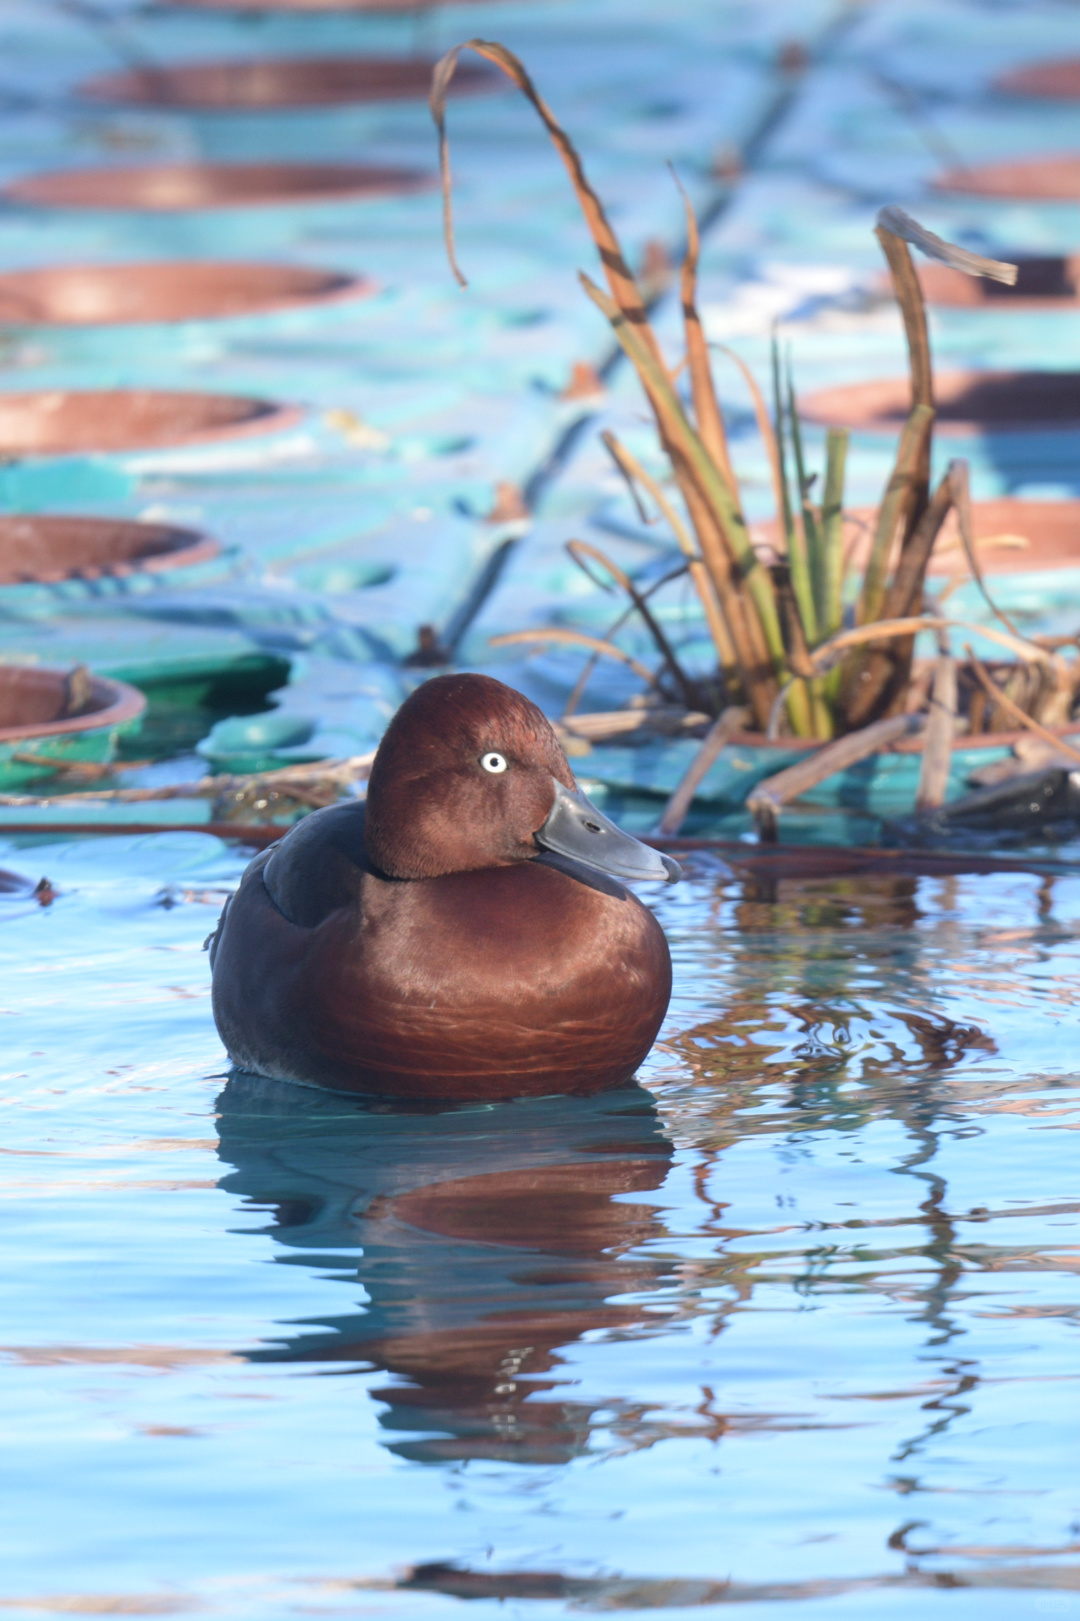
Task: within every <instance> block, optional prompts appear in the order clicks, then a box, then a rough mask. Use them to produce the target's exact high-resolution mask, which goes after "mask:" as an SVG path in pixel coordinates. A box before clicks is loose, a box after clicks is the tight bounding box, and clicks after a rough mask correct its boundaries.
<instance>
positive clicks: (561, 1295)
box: [218, 1075, 672, 1464]
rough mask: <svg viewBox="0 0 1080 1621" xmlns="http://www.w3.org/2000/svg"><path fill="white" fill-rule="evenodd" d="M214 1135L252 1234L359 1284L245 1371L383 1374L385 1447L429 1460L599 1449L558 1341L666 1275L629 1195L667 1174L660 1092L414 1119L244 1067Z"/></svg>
mask: <svg viewBox="0 0 1080 1621" xmlns="http://www.w3.org/2000/svg"><path fill="white" fill-rule="evenodd" d="M218 1130H219V1136H220V1146H219V1155H220V1157H221V1159H222V1160H224V1161H225V1162H226V1163H227V1164H228V1165H231V1166H232V1167H234V1169H233V1170H232V1171H231V1172H230V1173H229V1174H227V1175H226V1176H224V1177H223V1178H222V1180H221V1183H220V1186H221V1187H222V1188H224V1189H225V1190H227V1191H228V1192H229V1193H232V1194H234V1195H239V1196H240V1197H241V1198H242V1199H243V1200H244V1201H245V1203H246V1204H247V1205H249V1206H250V1207H251V1208H253V1209H261V1210H265V1211H267V1212H268V1214H269V1216H270V1218H271V1219H270V1222H269V1225H267V1226H266V1227H263V1228H258V1229H254V1230H255V1231H260V1232H264V1233H269V1234H271V1235H272V1236H273V1238H274V1239H275V1240H276V1241H277V1243H278V1244H280V1245H281V1246H282V1249H283V1251H285V1252H287V1253H285V1254H283V1255H281V1256H280V1257H279V1259H281V1260H286V1261H289V1262H293V1263H294V1264H300V1265H306V1266H311V1267H312V1268H315V1269H317V1270H319V1271H320V1272H321V1273H323V1274H324V1275H325V1273H326V1271H327V1270H331V1271H332V1272H333V1274H334V1275H335V1276H336V1277H339V1278H340V1280H341V1281H342V1282H343V1283H344V1284H346V1285H347V1286H348V1285H351V1286H352V1288H353V1292H354V1303H353V1304H352V1305H351V1307H350V1308H349V1309H347V1310H346V1311H345V1312H344V1313H343V1314H342V1315H341V1316H335V1317H332V1318H329V1317H328V1318H325V1319H321V1320H317V1321H304V1322H298V1323H296V1324H289V1325H284V1326H285V1328H286V1332H285V1333H284V1334H283V1336H282V1338H281V1339H280V1341H278V1342H276V1343H274V1344H270V1345H265V1346H263V1347H260V1348H259V1349H257V1350H252V1351H250V1352H247V1353H246V1354H247V1355H248V1356H249V1357H250V1358H251V1360H252V1361H256V1362H297V1363H305V1362H310V1363H341V1364H362V1365H366V1366H369V1367H370V1366H374V1367H376V1368H378V1369H382V1370H385V1371H386V1372H387V1373H388V1374H391V1375H393V1376H394V1382H393V1383H392V1384H388V1385H386V1386H383V1387H380V1388H378V1389H376V1390H374V1391H373V1392H372V1394H373V1396H374V1397H375V1398H376V1399H377V1400H379V1401H380V1402H385V1403H386V1410H385V1411H384V1412H383V1413H382V1415H381V1417H380V1423H381V1425H382V1426H383V1428H384V1429H385V1430H386V1431H387V1432H388V1435H387V1443H386V1444H387V1445H388V1446H389V1447H390V1449H391V1450H392V1451H394V1452H396V1453H398V1454H400V1455H401V1456H403V1457H407V1458H411V1459H414V1460H417V1461H421V1462H438V1463H441V1462H447V1461H453V1460H459V1459H465V1458H488V1459H498V1460H503V1461H515V1462H520V1463H531V1464H553V1463H563V1462H567V1461H568V1460H569V1459H571V1458H572V1457H574V1456H576V1455H578V1454H579V1453H581V1452H583V1451H585V1450H586V1449H587V1447H588V1444H589V1438H590V1433H591V1429H592V1426H593V1422H594V1414H595V1413H596V1412H597V1411H598V1410H599V1409H598V1408H597V1407H596V1406H595V1404H593V1405H590V1404H588V1403H584V1402H576V1401H574V1400H573V1399H572V1398H570V1397H569V1395H568V1392H567V1388H566V1387H567V1385H568V1383H569V1382H570V1381H569V1379H568V1377H567V1375H566V1373H565V1372H564V1371H563V1362H562V1358H561V1356H560V1348H563V1347H566V1346H568V1345H570V1344H572V1343H573V1342H574V1341H576V1340H579V1339H580V1338H581V1336H582V1335H584V1334H586V1333H589V1332H591V1331H595V1330H598V1329H599V1330H613V1329H618V1330H622V1331H625V1330H627V1329H633V1328H634V1327H635V1326H636V1325H640V1324H643V1323H647V1322H648V1321H649V1318H648V1316H647V1313H646V1309H645V1307H644V1306H643V1305H642V1304H640V1303H628V1302H627V1301H626V1300H625V1299H621V1300H620V1299H616V1298H615V1297H619V1296H622V1297H625V1296H627V1295H630V1294H634V1293H644V1292H645V1291H648V1290H649V1289H650V1288H653V1287H656V1286H657V1285H659V1284H660V1283H662V1282H663V1281H665V1274H666V1268H665V1264H664V1263H662V1262H660V1261H653V1260H650V1259H642V1258H640V1257H639V1258H635V1257H633V1256H631V1254H630V1252H631V1251H633V1250H634V1249H635V1248H636V1247H638V1246H640V1245H641V1244H643V1243H644V1242H646V1241H647V1240H649V1239H653V1238H655V1237H657V1236H659V1235H660V1234H662V1232H663V1227H662V1224H661V1221H660V1218H659V1215H658V1213H657V1211H656V1209H655V1207H654V1206H652V1205H650V1204H649V1203H648V1202H647V1200H646V1199H641V1200H638V1199H624V1198H623V1196H625V1195H634V1194H648V1193H651V1192H655V1191H656V1190H657V1189H659V1188H660V1187H661V1186H662V1185H663V1182H664V1179H665V1177H666V1175H667V1172H668V1168H669V1163H670V1159H671V1154H672V1148H671V1144H670V1142H669V1141H668V1139H667V1138H666V1137H665V1136H664V1134H663V1131H662V1128H661V1123H660V1120H659V1117H658V1115H657V1112H656V1107H655V1104H654V1102H653V1099H652V1098H651V1096H650V1094H649V1093H648V1092H646V1091H645V1090H644V1089H643V1088H641V1087H638V1086H636V1085H635V1086H630V1087H624V1088H621V1089H620V1090H619V1091H617V1092H611V1093H606V1094H602V1095H600V1096H598V1097H594V1098H548V1099H538V1100H532V1101H527V1102H522V1103H513V1104H500V1105H495V1106H487V1107H466V1108H459V1109H450V1110H444V1111H424V1112H416V1111H412V1112H407V1111H405V1110H402V1109H401V1108H399V1107H396V1106H390V1105H378V1104H371V1103H365V1102H364V1101H363V1100H359V1099H352V1098H346V1097H342V1096H337V1095H334V1094H329V1093H327V1094H320V1093H317V1092H314V1091H307V1090H304V1089H302V1088H299V1087H292V1086H289V1085H287V1084H284V1083H279V1082H272V1081H265V1080H262V1079H260V1078H257V1077H255V1076H248V1075H234V1076H233V1077H232V1079H230V1081H229V1083H228V1085H227V1086H226V1088H225V1091H224V1092H223V1093H222V1095H221V1098H220V1100H219V1121H218ZM356 1285H360V1286H361V1289H362V1290H363V1295H362V1296H361V1297H360V1298H356V1294H357V1291H356ZM343 1371H344V1370H343ZM604 1414H605V1417H604V1427H605V1429H607V1428H610V1427H611V1417H612V1415H611V1408H610V1406H608V1407H605V1408H604ZM405 1432H407V1438H406V1433H405ZM397 1433H401V1439H400V1440H398V1439H394V1436H395V1434H397Z"/></svg>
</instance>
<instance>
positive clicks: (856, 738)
mask: <svg viewBox="0 0 1080 1621" xmlns="http://www.w3.org/2000/svg"><path fill="white" fill-rule="evenodd" d="M925 719H926V717H925V716H924V715H889V716H888V717H887V718H886V719H885V720H879V721H874V722H873V723H872V724H871V725H869V726H864V727H863V728H862V730H861V731H858V732H849V733H848V734H847V736H846V737H838V738H837V739H836V740H835V742H832V743H826V745H825V747H824V748H821V749H815V751H814V752H813V754H811V755H809V756H808V757H807V758H806V759H805V760H800V761H798V763H797V764H796V765H792V766H788V767H787V768H786V769H785V770H784V771H778V772H777V773H776V775H775V776H774V777H766V778H765V780H764V781H763V782H759V783H758V784H757V786H756V787H755V788H754V789H752V790H751V792H750V793H749V794H748V795H747V799H746V805H747V809H748V810H749V811H750V812H751V814H752V815H753V817H754V820H755V822H756V823H757V828H758V833H759V836H760V837H761V838H762V839H763V840H765V841H767V842H769V843H772V842H774V841H775V839H776V824H777V819H778V817H779V815H780V812H781V810H782V809H783V807H784V806H785V805H789V804H790V803H791V801H792V800H793V799H797V798H798V797H799V795H800V794H805V793H806V792H807V790H808V789H810V788H816V787H817V786H818V785H819V784H820V783H822V782H824V781H825V780H826V778H828V777H832V776H835V775H836V773H837V772H838V771H846V770H847V769H848V767H849V766H853V765H857V764H858V763H859V761H860V760H866V759H868V758H869V756H870V755H871V754H877V753H878V752H879V750H881V749H885V748H888V747H889V745H890V744H891V743H896V742H898V741H899V739H900V738H902V737H910V736H911V735H912V734H913V733H915V732H918V731H920V730H921V729H922V727H923V726H924V724H925Z"/></svg>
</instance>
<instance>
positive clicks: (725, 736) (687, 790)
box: [656, 704, 753, 838]
mask: <svg viewBox="0 0 1080 1621" xmlns="http://www.w3.org/2000/svg"><path fill="white" fill-rule="evenodd" d="M752 719H753V717H752V715H751V712H750V710H749V709H747V708H746V707H745V705H742V704H739V705H732V706H730V707H729V708H727V709H725V710H724V712H723V714H722V715H721V716H720V719H719V720H715V721H713V723H712V725H711V726H710V727H709V730H708V731H707V732H706V733H705V736H704V738H703V739H702V743H701V747H700V748H699V749H698V751H697V753H696V754H695V756H694V758H693V759H692V760H691V762H690V764H689V766H688V767H687V769H686V772H685V774H684V775H683V777H682V780H681V781H680V782H679V784H678V786H677V787H676V789H675V791H674V793H673V794H672V795H671V798H670V799H669V800H668V802H667V804H666V805H665V806H664V813H663V815H662V816H661V818H660V820H659V821H658V822H657V824H656V831H657V833H658V834H663V835H664V836H665V837H667V838H674V837H675V836H676V834H677V833H678V832H679V830H680V828H681V827H682V825H683V823H684V822H685V820H686V816H687V812H688V811H689V809H690V806H691V804H692V803H693V799H694V795H695V794H696V793H697V791H698V789H699V788H700V787H701V784H702V783H703V782H704V780H705V778H706V776H707V775H708V773H709V771H710V769H711V768H712V767H713V766H714V765H715V764H716V762H717V760H718V759H719V758H720V755H721V753H722V752H723V749H724V745H725V744H726V743H728V742H730V740H731V739H732V738H733V737H734V736H736V734H737V733H739V732H744V731H745V730H746V728H747V727H748V726H749V725H750V723H751V721H752Z"/></svg>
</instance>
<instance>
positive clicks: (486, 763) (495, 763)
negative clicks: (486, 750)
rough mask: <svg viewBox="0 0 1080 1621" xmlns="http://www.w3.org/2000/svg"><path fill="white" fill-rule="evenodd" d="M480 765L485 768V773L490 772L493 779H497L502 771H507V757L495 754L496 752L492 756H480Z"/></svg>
mask: <svg viewBox="0 0 1080 1621" xmlns="http://www.w3.org/2000/svg"><path fill="white" fill-rule="evenodd" d="M480 764H481V765H482V766H483V768H484V770H485V771H490V772H491V774H492V776H493V777H497V776H498V775H499V772H500V771H505V770H506V757H505V755H502V754H495V753H494V752H492V753H491V754H482V755H481V756H480Z"/></svg>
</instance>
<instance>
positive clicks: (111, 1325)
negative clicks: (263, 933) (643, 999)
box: [0, 835, 1080, 1621]
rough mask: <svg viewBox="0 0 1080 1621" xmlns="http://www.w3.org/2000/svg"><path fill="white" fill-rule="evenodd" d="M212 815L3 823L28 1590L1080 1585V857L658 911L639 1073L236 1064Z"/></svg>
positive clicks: (208, 1596) (221, 856)
mask: <svg viewBox="0 0 1080 1621" xmlns="http://www.w3.org/2000/svg"><path fill="white" fill-rule="evenodd" d="M242 859H243V858H242V856H241V855H240V854H237V853H236V852H234V851H231V850H229V849H228V848H227V847H225V846H224V845H222V844H220V843H218V842H217V841H215V840H213V839H210V838H208V837H202V836H198V835H174V836H158V837H157V838H154V839H129V838H123V839H121V838H116V839H102V840H101V841H100V842H93V841H86V842H84V843H82V844H68V845H62V844H37V845H35V846H23V847H21V848H16V847H14V846H10V847H6V848H5V850H4V851H3V852H0V865H3V866H4V867H8V868H14V869H16V870H18V871H20V872H23V873H26V874H27V875H28V876H30V877H31V878H33V879H35V880H36V879H37V878H38V877H39V876H40V875H41V874H43V873H44V874H47V875H48V877H49V878H50V880H51V882H52V884H53V886H54V888H55V890H56V892H57V893H56V898H55V899H53V900H52V902H51V904H49V905H41V904H40V902H39V901H38V900H34V899H32V898H31V897H29V896H28V895H27V894H26V893H25V892H13V893H10V894H7V895H3V896H0V950H2V951H3V954H4V969H3V981H2V984H3V991H2V997H0V1018H2V1020H3V1023H2V1026H0V1028H2V1030H3V1032H4V1036H5V1040H4V1043H3V1048H2V1054H3V1056H2V1061H0V1062H2V1076H3V1079H2V1087H0V1097H2V1101H3V1105H4V1119H5V1124H4V1128H3V1134H2V1137H0V1153H2V1158H3V1165H4V1173H5V1174H4V1181H3V1188H4V1192H5V1195H6V1204H5V1215H6V1220H5V1221H4V1223H3V1227H2V1237H0V1244H2V1247H3V1258H2V1267H3V1283H4V1301H5V1306H4V1311H3V1317H2V1320H0V1321H2V1327H0V1341H2V1347H3V1350H2V1361H0V1402H2V1407H3V1416H2V1423H0V1435H2V1447H3V1477H4V1481H5V1485H6V1491H5V1493H4V1497H5V1511H4V1517H3V1531H2V1554H3V1557H2V1560H0V1569H2V1574H0V1606H2V1608H3V1611H4V1613H7V1614H12V1615H13V1616H16V1617H17V1616H22V1615H25V1616H26V1617H28V1618H29V1617H32V1616H38V1615H40V1614H42V1613H43V1612H44V1613H49V1612H52V1613H63V1614H69V1613H96V1614H102V1613H105V1614H131V1615H139V1614H171V1613H176V1614H184V1613H188V1612H192V1613H198V1614H201V1615H208V1616H228V1617H243V1618H247V1617H251V1618H259V1621H262V1618H267V1621H270V1618H278V1617H283V1616H292V1615H296V1616H306V1615H312V1614H316V1615H319V1614H321V1615H337V1614H341V1615H377V1616H387V1617H397V1616H400V1617H402V1618H412V1617H427V1616H432V1617H436V1616H438V1617H442V1616H447V1617H449V1616H452V1615H454V1614H457V1613H459V1612H460V1611H461V1608H462V1605H463V1604H465V1603H468V1604H469V1606H470V1608H469V1613H470V1614H474V1615H479V1616H482V1615H484V1614H485V1613H489V1612H490V1613H492V1614H494V1613H495V1610H496V1607H498V1613H499V1614H500V1615H508V1614H509V1615H514V1616H522V1617H536V1621H545V1618H547V1617H554V1616H559V1615H562V1614H565V1613H578V1612H582V1611H584V1612H591V1611H606V1610H612V1609H617V1610H631V1611H633V1610H647V1609H648V1610H653V1609H659V1610H666V1611H671V1612H674V1613H679V1612H681V1611H684V1610H686V1611H690V1610H696V1609H700V1608H704V1607H709V1606H714V1607H715V1606H719V1605H723V1604H738V1605H739V1606H740V1610H741V1613H745V1614H747V1615H748V1616H751V1617H758V1616H760V1617H771V1616H773V1615H777V1616H779V1615H780V1614H781V1613H782V1614H785V1615H790V1614H793V1613H800V1612H805V1613H806V1614H807V1615H808V1616H822V1617H829V1618H831V1617H834V1616H835V1617H841V1618H849V1617H850V1618H861V1617H864V1616H865V1617H878V1616H882V1617H889V1618H890V1621H891V1618H894V1617H905V1618H906V1617H908V1616H911V1617H915V1616H918V1617H922V1616H924V1615H927V1614H937V1613H942V1614H947V1615H948V1616H949V1617H950V1618H951V1617H954V1616H955V1617H957V1618H958V1621H960V1618H965V1621H966V1618H967V1617H975V1616H978V1617H980V1618H982V1617H991V1618H998V1617H1002V1618H1004V1617H1008V1618H1010V1621H1011V1618H1012V1617H1016V1616H1027V1615H1039V1614H1043V1613H1046V1614H1069V1613H1072V1612H1074V1611H1075V1612H1076V1613H1078V1614H1080V1557H1078V1555H1080V1478H1078V1465H1077V1462H1076V1460H1077V1458H1078V1457H1080V1434H1078V1430H1080V1422H1078V1403H1077V1396H1078V1383H1080V1355H1078V1350H1080V1345H1078V1340H1077V1327H1078V1319H1080V1281H1078V1273H1080V1243H1078V1225H1077V1224H1078V1213H1080V1172H1078V1168H1077V1153H1078V1146H1077V1145H1078V1141H1080V1139H1078V1137H1077V1135H1076V1132H1077V1128H1078V1127H1080V1073H1078V1072H1080V1064H1078V1061H1077V1054H1078V1051H1080V1047H1078V1042H1077V1001H1078V986H1080V979H1078V968H1080V961H1078V958H1080V950H1078V943H1080V878H1076V877H1071V876H1062V877H1053V876H1046V875H1042V876H1040V875H1031V874H1025V873H1004V872H1002V873H993V874H990V875H981V876H977V875H958V876H944V877H942V876H933V877H919V876H901V875H897V874H895V873H890V874H888V875H884V876H882V875H873V874H866V873H862V874H858V875H853V876H846V877H845V876H826V875H824V873H822V874H820V875H818V876H813V875H811V876H809V877H806V876H804V877H781V878H779V879H774V878H770V877H769V876H768V875H767V874H766V875H764V876H763V875H762V873H761V871H760V870H758V872H757V875H756V876H752V875H750V874H748V873H744V874H743V875H742V876H740V877H736V878H731V877H730V876H725V875H724V874H723V872H722V871H720V870H719V868H718V866H717V864H716V863H715V862H712V861H710V858H708V857H707V856H702V857H698V858H696V863H695V864H693V865H692V866H691V876H690V877H689V879H688V881H687V882H686V883H684V884H683V885H681V886H678V887H677V888H674V889H672V890H670V891H666V892H663V893H653V894H651V895H650V896H649V897H648V898H649V899H650V900H651V902H652V903H654V904H655V905H656V907H657V910H658V911H659V913H660V915H661V916H662V918H663V921H664V923H665V925H666V927H667V928H668V930H669V933H670V936H671V939H672V943H673V947H674V950H675V954H676V958H677V990H676V997H675V1001H674V1004H673V1007H672V1012H671V1015H670V1018H669V1020H668V1023H667V1025H666V1027H665V1031H664V1035H663V1040H662V1042H661V1044H660V1046H659V1047H658V1048H657V1050H656V1052H655V1053H654V1054H653V1056H652V1057H651V1059H650V1060H649V1063H648V1065H647V1066H646V1068H645V1070H644V1071H643V1073H642V1075H641V1077H640V1084H636V1085H634V1086H632V1087H627V1088H625V1089H624V1090H622V1091H621V1092H618V1093H613V1094H610V1095H608V1096H606V1097H602V1098H599V1099H591V1100H574V1099H570V1100H559V1099H548V1100H541V1101H539V1102H531V1103H524V1104H516V1105H502V1106H497V1107H486V1108H463V1109H458V1110H452V1111H443V1112H437V1111H423V1112H407V1111H397V1110H393V1109H391V1108H388V1107H371V1106H367V1107H365V1106H362V1105H360V1104H358V1103H355V1102H353V1101H351V1100H349V1099H342V1098H338V1097H333V1096H329V1095H323V1094H319V1093H316V1092H313V1091H307V1090H304V1089H300V1088H292V1087H288V1086H284V1085H280V1084H272V1083H265V1082H259V1081H258V1080H256V1079H254V1078H251V1077H233V1078H231V1079H227V1077H226V1074H225V1065H224V1059H223V1054H222V1052H221V1049H220V1047H219V1045H218V1042H217V1039H216V1036H215V1033H214V1029H213V1025H212V1022H211V1018H210V1009H209V999H208V968H207V961H206V957H205V955H204V954H203V953H202V951H201V945H202V941H203V939H204V938H205V936H206V934H207V933H208V932H209V931H210V929H211V928H212V926H213V923H214V920H215V917H216V911H217V908H218V906H219V904H220V900H221V896H222V893H223V892H224V891H225V890H226V889H227V888H228V887H229V886H230V885H231V884H232V883H234V882H235V879H236V877H237V875H238V873H239V870H240V868H241V865H242Z"/></svg>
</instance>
